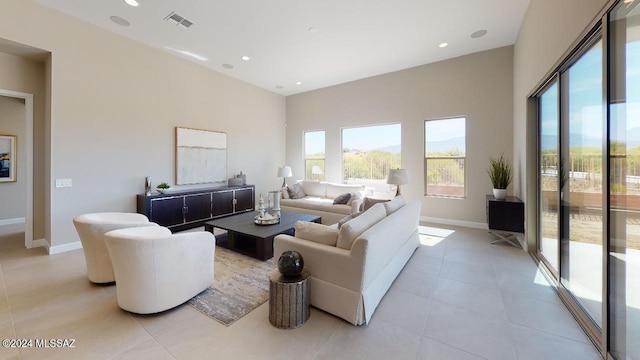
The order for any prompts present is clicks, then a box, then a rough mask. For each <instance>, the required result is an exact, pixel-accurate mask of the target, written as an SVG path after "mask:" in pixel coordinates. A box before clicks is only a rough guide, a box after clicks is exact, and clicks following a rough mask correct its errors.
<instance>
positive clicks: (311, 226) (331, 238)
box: [293, 221, 339, 246]
mask: <svg viewBox="0 0 640 360" xmlns="http://www.w3.org/2000/svg"><path fill="white" fill-rule="evenodd" d="M293 228H294V229H295V236H296V237H297V238H300V239H305V240H309V241H313V242H316V243H319V244H324V245H329V246H336V243H337V242H338V234H339V232H338V229H336V228H335V227H332V226H327V225H322V224H317V223H312V222H307V221H298V222H296V223H295V224H294V225H293Z"/></svg>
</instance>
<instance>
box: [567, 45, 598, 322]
mask: <svg viewBox="0 0 640 360" xmlns="http://www.w3.org/2000/svg"><path fill="white" fill-rule="evenodd" d="M602 82H603V80H602V40H600V37H599V36H598V37H597V38H596V39H595V40H594V42H593V44H592V45H590V46H588V47H587V48H586V49H585V50H584V52H583V53H582V54H581V56H580V57H579V58H578V59H577V60H576V61H575V62H574V63H572V64H571V65H570V66H569V67H568V68H567V69H566V70H565V71H563V72H562V73H561V77H560V83H561V94H560V96H561V99H562V101H561V103H562V108H561V113H562V115H561V125H560V136H561V141H560V143H561V148H560V162H561V164H562V167H563V168H562V169H561V173H566V174H567V175H568V176H567V180H568V181H567V182H566V184H564V186H562V193H561V207H560V209H561V210H560V234H561V237H560V280H561V283H562V285H564V287H565V289H567V290H568V291H569V292H570V293H571V294H572V295H573V297H574V298H575V300H576V301H577V302H578V304H579V305H580V306H581V307H582V308H583V309H584V310H585V311H586V313H587V314H588V315H589V317H590V318H591V320H593V322H594V324H595V325H597V326H598V328H600V329H602V251H603V249H602V247H603V243H604V241H603V234H604V233H603V216H602V215H603V198H602V189H603V186H602V185H603V184H602V179H603V166H602V164H603V163H604V160H603V159H604V158H603V156H604V155H603V151H602V150H603V128H604V126H605V119H604V116H603V92H602V91H603V90H602V88H603V87H602Z"/></svg>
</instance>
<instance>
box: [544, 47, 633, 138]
mask: <svg viewBox="0 0 640 360" xmlns="http://www.w3.org/2000/svg"><path fill="white" fill-rule="evenodd" d="M626 57H627V58H626V65H627V68H626V89H625V90H626V101H625V102H624V103H622V104H618V105H613V106H612V110H613V113H612V116H613V114H615V112H616V111H617V112H621V114H623V115H622V116H624V112H625V111H626V119H625V121H626V129H627V130H629V129H633V128H640V42H639V41H634V42H630V43H627V44H626ZM568 75H569V92H570V95H569V111H570V116H571V121H570V133H572V134H582V135H583V136H589V137H596V138H600V137H602V121H603V119H602V44H601V43H598V44H597V45H596V46H594V47H593V48H592V49H591V50H589V51H588V52H587V53H586V54H584V55H583V56H582V58H580V59H579V60H578V61H577V62H576V63H575V64H574V65H573V66H572V67H571V68H570V70H569V73H568ZM557 101H558V86H557V84H554V85H553V86H551V87H550V88H549V89H548V90H547V91H546V92H545V93H544V94H543V95H542V96H541V102H542V114H541V122H542V133H543V134H545V135H556V136H557V135H558V130H557V126H558V125H557V121H558V120H557V119H558V114H557ZM628 140H631V139H628ZM633 140H640V139H633Z"/></svg>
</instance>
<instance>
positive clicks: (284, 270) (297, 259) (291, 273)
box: [278, 250, 304, 277]
mask: <svg viewBox="0 0 640 360" xmlns="http://www.w3.org/2000/svg"><path fill="white" fill-rule="evenodd" d="M303 268H304V259H303V258H302V255H300V253H299V252H297V251H294V250H289V251H285V252H283V253H282V256H280V259H278V270H280V273H281V274H282V275H283V276H285V277H295V276H298V275H300V274H301V273H302V269H303Z"/></svg>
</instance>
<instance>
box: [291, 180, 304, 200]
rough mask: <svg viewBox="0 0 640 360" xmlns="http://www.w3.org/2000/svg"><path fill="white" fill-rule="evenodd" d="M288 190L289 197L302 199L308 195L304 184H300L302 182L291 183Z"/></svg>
mask: <svg viewBox="0 0 640 360" xmlns="http://www.w3.org/2000/svg"><path fill="white" fill-rule="evenodd" d="M288 190H289V197H290V198H292V199H302V198H303V197H305V196H307V194H305V193H304V189H303V188H302V185H300V183H295V184H293V185H290V186H289V188H288Z"/></svg>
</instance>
